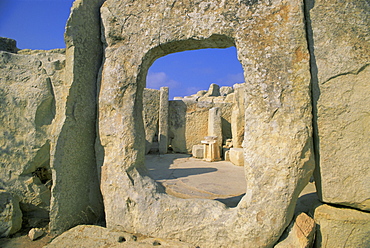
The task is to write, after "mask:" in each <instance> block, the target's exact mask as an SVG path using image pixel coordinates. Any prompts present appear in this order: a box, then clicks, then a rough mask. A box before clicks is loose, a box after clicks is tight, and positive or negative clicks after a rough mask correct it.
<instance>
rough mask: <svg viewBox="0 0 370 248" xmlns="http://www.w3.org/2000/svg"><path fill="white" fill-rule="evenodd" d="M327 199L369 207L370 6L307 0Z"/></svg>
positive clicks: (320, 175)
mask: <svg viewBox="0 0 370 248" xmlns="http://www.w3.org/2000/svg"><path fill="white" fill-rule="evenodd" d="M306 8H307V9H306V10H307V18H308V34H309V36H308V37H309V44H310V51H311V58H312V59H311V68H312V80H313V81H312V83H313V84H312V85H313V104H314V114H315V117H314V125H315V130H316V131H315V135H316V138H315V141H316V142H315V143H316V144H315V147H316V151H317V157H316V161H317V168H316V170H315V172H316V174H315V178H316V184H317V186H318V193H319V196H320V198H321V200H322V201H324V202H328V203H335V204H342V205H346V206H351V207H355V208H359V209H363V210H367V211H369V210H370V180H369V178H370V167H369V161H370V152H369V143H370V116H369V114H368V106H370V98H369V96H368V95H369V92H370V84H369V78H370V67H369V63H370V52H369V51H370V43H369V39H370V32H369V26H370V6H369V2H368V1H365V0H360V1H335V0H330V1H326V0H319V1H307V6H306Z"/></svg>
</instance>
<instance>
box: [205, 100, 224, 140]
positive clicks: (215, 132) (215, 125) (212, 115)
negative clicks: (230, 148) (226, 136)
mask: <svg viewBox="0 0 370 248" xmlns="http://www.w3.org/2000/svg"><path fill="white" fill-rule="evenodd" d="M208 136H215V137H217V143H218V145H219V146H221V145H222V119H221V109H220V108H218V107H214V108H211V109H210V110H209V115H208Z"/></svg>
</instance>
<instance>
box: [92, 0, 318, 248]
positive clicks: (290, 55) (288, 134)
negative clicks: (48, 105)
mask: <svg viewBox="0 0 370 248" xmlns="http://www.w3.org/2000/svg"><path fill="white" fill-rule="evenodd" d="M100 10H101V17H102V18H101V19H102V24H101V25H102V30H103V32H104V33H103V34H102V40H103V41H104V43H105V44H104V45H105V46H104V47H105V48H104V49H105V50H104V56H105V57H104V64H103V66H102V70H101V85H100V91H99V104H98V106H99V116H98V119H99V123H98V126H99V130H98V131H99V138H100V141H101V144H102V146H103V147H104V159H103V160H102V161H103V166H102V180H101V189H102V193H103V195H104V206H105V210H106V211H105V214H106V215H105V216H106V223H107V226H108V227H109V228H117V229H119V230H126V231H130V232H139V233H144V234H146V235H150V236H152V237H165V238H168V239H176V240H179V239H181V240H182V241H185V242H188V243H191V244H192V245H194V246H199V247H256V248H258V247H272V246H273V245H274V244H275V243H276V242H277V240H278V238H279V237H280V236H281V233H282V232H283V230H284V229H285V228H286V227H287V226H288V224H289V223H290V221H291V219H292V217H293V213H294V206H295V202H296V200H297V197H298V195H299V192H300V191H301V190H302V189H303V187H304V186H305V185H306V184H307V183H308V181H309V178H310V177H311V174H312V171H313V161H312V149H311V131H312V130H311V126H312V116H311V113H312V111H311V99H310V71H309V69H310V66H309V54H308V52H307V43H306V32H305V23H304V15H303V2H302V1H293V0H287V1H280V0H277V1H239V0H230V1H213V0H211V1H149V0H142V1H130V3H129V4H128V3H127V2H126V1H121V0H107V1H105V3H104V4H103V6H102V8H101V9H100ZM233 45H235V46H236V49H237V53H238V59H239V61H240V62H241V64H242V66H243V69H244V76H245V81H246V82H248V83H247V84H246V89H245V91H246V93H247V94H245V101H246V102H247V103H248V104H245V106H244V111H245V116H246V118H245V119H246V125H245V127H246V128H245V135H244V137H245V138H244V139H245V140H244V143H243V147H244V158H245V166H244V171H245V178H246V183H247V187H246V189H247V192H246V194H245V195H244V196H243V198H242V199H241V201H240V202H239V204H238V206H237V207H235V208H226V207H225V205H224V204H222V203H220V202H217V201H213V200H207V199H180V198H176V197H174V196H170V195H167V194H164V193H163V191H161V190H162V189H161V188H160V187H158V185H157V184H156V183H155V182H154V181H153V180H152V179H151V178H150V177H149V176H147V175H146V174H145V173H146V172H145V170H143V169H142V167H143V166H144V152H143V146H144V143H145V139H144V137H142V136H143V135H142V133H144V129H143V125H142V117H141V110H142V106H141V104H142V99H141V96H142V92H141V91H142V89H143V88H144V84H145V80H144V79H145V76H146V74H147V70H148V69H149V66H150V65H151V64H152V63H153V61H154V60H155V59H157V58H159V57H162V56H165V55H167V54H170V53H174V52H180V51H185V50H194V49H201V48H226V47H230V46H233ZM192 104H193V106H189V105H186V103H184V110H185V113H186V114H187V115H188V116H192V115H193V116H192V117H193V123H191V122H188V121H187V122H185V123H186V127H185V126H183V125H182V126H180V128H183V130H184V132H183V134H186V133H185V131H186V130H188V131H189V132H193V133H198V132H199V133H201V132H202V131H198V130H203V129H202V128H199V129H197V128H198V127H199V126H198V125H196V124H199V123H197V122H199V119H200V118H199V116H196V115H195V114H194V112H195V110H197V108H201V104H203V106H204V105H205V104H209V105H212V104H213V102H207V103H200V102H199V99H198V101H197V103H196V104H194V103H192ZM198 104H199V105H198ZM212 107H214V106H212ZM208 109H209V108H205V111H204V113H206V118H205V119H207V116H208ZM114 113H116V114H114ZM182 118H185V115H184V116H182ZM204 123H205V127H207V122H204ZM200 125H203V123H200ZM112 130H114V132H113V131H112ZM205 130H207V129H205ZM195 136H196V135H194V136H193V137H195ZM204 136H205V135H203V137H204ZM182 137H186V135H183V136H182ZM185 140H186V139H185ZM199 140H202V139H197V140H196V141H195V142H196V143H195V144H198V143H199ZM172 141H174V140H172ZM191 148H192V146H190V147H189V150H190V151H191ZM153 213H155V214H153Z"/></svg>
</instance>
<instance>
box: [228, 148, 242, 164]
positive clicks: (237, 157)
mask: <svg viewBox="0 0 370 248" xmlns="http://www.w3.org/2000/svg"><path fill="white" fill-rule="evenodd" d="M229 159H230V162H232V163H233V164H235V165H238V166H244V153H243V148H230V150H229Z"/></svg>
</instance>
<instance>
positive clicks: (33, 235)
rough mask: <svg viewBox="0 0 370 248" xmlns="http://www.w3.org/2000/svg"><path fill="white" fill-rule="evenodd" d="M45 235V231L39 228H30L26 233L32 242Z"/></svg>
mask: <svg viewBox="0 0 370 248" xmlns="http://www.w3.org/2000/svg"><path fill="white" fill-rule="evenodd" d="M44 234H45V231H44V230H43V229H41V228H32V229H31V230H30V231H29V232H28V237H29V238H30V239H31V240H32V241H34V240H36V239H38V238H40V237H41V236H42V235H44Z"/></svg>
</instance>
